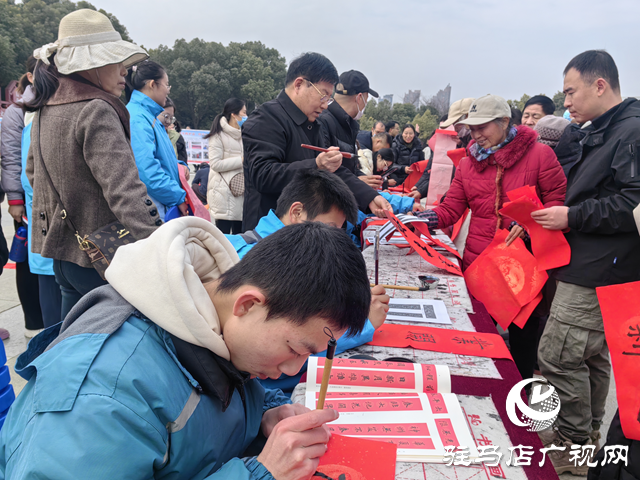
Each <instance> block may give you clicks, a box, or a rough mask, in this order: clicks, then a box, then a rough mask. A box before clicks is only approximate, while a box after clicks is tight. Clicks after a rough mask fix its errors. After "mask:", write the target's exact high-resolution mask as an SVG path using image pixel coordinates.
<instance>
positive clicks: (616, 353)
mask: <svg viewBox="0 0 640 480" xmlns="http://www.w3.org/2000/svg"><path fill="white" fill-rule="evenodd" d="M596 293H597V294H598V300H599V301H600V310H601V311H602V320H603V322H604V334H605V337H606V339H607V345H608V346H609V351H610V352H611V365H612V366H613V375H614V377H615V379H616V396H617V398H618V408H619V409H620V423H621V424H622V431H623V432H624V436H625V437H627V438H631V439H633V440H640V382H638V381H637V377H638V365H639V364H640V282H633V283H624V284H622V285H612V286H610V287H599V288H596Z"/></svg>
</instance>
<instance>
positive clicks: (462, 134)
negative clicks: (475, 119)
mask: <svg viewBox="0 0 640 480" xmlns="http://www.w3.org/2000/svg"><path fill="white" fill-rule="evenodd" d="M468 135H471V130H469V127H466V126H465V127H462V128H461V129H460V131H459V132H458V138H464V137H466V136H468Z"/></svg>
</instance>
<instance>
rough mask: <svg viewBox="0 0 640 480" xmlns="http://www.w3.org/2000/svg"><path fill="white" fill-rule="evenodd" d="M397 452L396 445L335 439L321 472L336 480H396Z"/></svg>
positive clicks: (330, 442)
mask: <svg viewBox="0 0 640 480" xmlns="http://www.w3.org/2000/svg"><path fill="white" fill-rule="evenodd" d="M423 448H426V447H423ZM397 450H398V447H397V446H396V445H394V444H393V443H392V442H380V441H373V440H368V439H366V438H354V437H343V436H341V435H332V436H331V439H329V442H328V443H327V451H326V453H325V454H324V455H323V456H322V457H321V458H320V463H319V464H318V468H317V471H318V472H321V473H324V474H325V475H327V476H328V477H329V478H336V479H338V478H345V479H349V480H376V479H377V480H393V479H394V478H395V475H396V458H397Z"/></svg>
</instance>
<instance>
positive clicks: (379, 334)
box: [368, 323, 511, 360]
mask: <svg viewBox="0 0 640 480" xmlns="http://www.w3.org/2000/svg"><path fill="white" fill-rule="evenodd" d="M368 345H375V346H379V347H398V348H406V347H413V348H416V349H418V350H427V351H431V352H445V353H455V354H457V355H471V356H476V357H489V358H507V359H509V360H511V354H510V353H509V350H508V349H507V346H506V345H505V343H504V340H503V339H502V337H501V336H500V335H497V334H495V333H477V332H463V331H461V330H449V329H446V328H432V327H418V326H410V325H395V324H391V323H385V324H383V325H382V326H381V327H380V328H378V329H377V330H376V332H375V333H374V335H373V340H371V342H369V343H368Z"/></svg>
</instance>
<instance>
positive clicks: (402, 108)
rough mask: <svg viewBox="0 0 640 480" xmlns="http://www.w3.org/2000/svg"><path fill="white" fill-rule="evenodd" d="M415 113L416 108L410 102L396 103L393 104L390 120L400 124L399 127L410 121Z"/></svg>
mask: <svg viewBox="0 0 640 480" xmlns="http://www.w3.org/2000/svg"><path fill="white" fill-rule="evenodd" d="M416 114H417V109H416V107H415V106H413V105H412V104H411V103H396V104H395V105H394V106H393V110H392V118H391V120H393V121H396V122H398V123H399V124H400V128H402V126H403V125H405V124H407V123H411V122H412V121H413V119H414V118H415V116H416Z"/></svg>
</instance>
